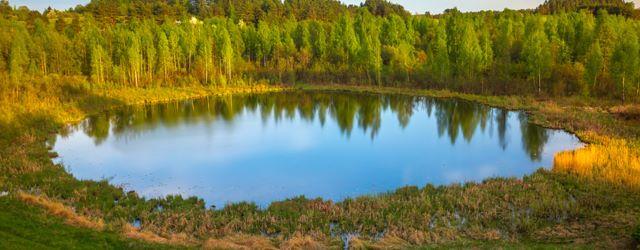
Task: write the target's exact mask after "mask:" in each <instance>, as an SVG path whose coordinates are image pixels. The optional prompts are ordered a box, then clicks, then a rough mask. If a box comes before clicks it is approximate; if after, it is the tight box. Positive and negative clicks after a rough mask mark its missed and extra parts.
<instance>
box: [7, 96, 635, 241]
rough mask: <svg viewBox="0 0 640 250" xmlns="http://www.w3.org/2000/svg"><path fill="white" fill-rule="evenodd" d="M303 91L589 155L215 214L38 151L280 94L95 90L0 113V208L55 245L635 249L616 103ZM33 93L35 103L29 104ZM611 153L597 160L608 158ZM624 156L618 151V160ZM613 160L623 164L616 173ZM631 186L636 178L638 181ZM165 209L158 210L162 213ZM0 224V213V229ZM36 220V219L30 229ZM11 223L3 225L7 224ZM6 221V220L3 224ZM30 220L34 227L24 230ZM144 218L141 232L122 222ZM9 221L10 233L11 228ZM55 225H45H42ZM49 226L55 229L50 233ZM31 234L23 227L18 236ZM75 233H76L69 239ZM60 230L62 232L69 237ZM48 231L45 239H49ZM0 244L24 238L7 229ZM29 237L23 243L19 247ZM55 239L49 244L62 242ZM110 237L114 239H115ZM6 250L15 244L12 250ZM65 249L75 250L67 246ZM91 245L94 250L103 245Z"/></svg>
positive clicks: (631, 191) (626, 123) (626, 144)
mask: <svg viewBox="0 0 640 250" xmlns="http://www.w3.org/2000/svg"><path fill="white" fill-rule="evenodd" d="M301 88H302V89H306V90H324V91H357V92H374V93H388V94H411V95H424V96H434V97H442V98H463V99H467V100H472V101H477V102H481V103H485V104H488V105H492V106H498V107H505V108H509V109H523V110H526V111H528V112H529V113H530V114H531V115H532V117H533V120H534V122H536V123H538V124H541V125H543V126H547V127H555V128H563V129H566V130H569V131H572V132H575V133H576V134H577V135H579V136H580V137H581V138H582V139H583V140H585V141H587V142H590V143H591V144H592V145H591V146H590V147H589V150H592V153H585V152H587V151H579V152H583V153H578V152H572V153H567V154H568V155H567V156H565V157H563V158H558V159H561V160H557V163H556V164H557V165H558V167H556V168H554V169H553V170H551V171H546V170H540V171H538V172H536V173H534V174H532V175H530V176H527V177H525V178H523V179H522V180H518V179H504V178H496V179H489V180H486V181H484V182H482V183H469V184H464V185H451V186H444V187H435V186H426V187H420V188H418V187H407V188H402V189H399V190H396V191H394V192H390V193H387V194H381V195H377V196H367V197H359V198H353V199H347V200H345V201H343V202H339V203H334V202H331V201H324V200H309V199H306V198H304V197H299V198H295V199H291V200H286V201H282V202H275V203H273V204H272V205H271V206H270V207H268V208H266V209H264V210H261V209H259V208H258V207H257V206H256V205H254V204H248V203H241V204H234V205H228V206H227V207H225V208H223V209H221V210H210V209H206V208H205V207H204V202H203V201H202V200H200V199H198V198H183V197H167V198H165V199H151V200H147V199H144V198H141V197H139V196H138V195H137V194H135V193H133V192H129V193H126V192H124V191H123V190H122V189H120V188H117V187H114V186H111V185H109V184H108V183H107V182H105V181H103V182H94V181H78V180H76V179H75V178H73V176H71V175H69V174H68V173H67V172H66V171H65V169H64V167H63V166H59V165H54V164H53V163H52V161H51V160H50V154H51V152H49V149H48V148H47V143H46V140H47V139H50V138H51V137H52V136H53V134H52V133H55V132H56V131H57V130H58V129H59V128H60V127H61V126H63V124H65V123H68V122H74V121H78V120H80V119H82V118H83V117H85V116H86V115H88V114H93V113H96V112H99V111H101V110H104V109H109V108H114V107H117V106H121V105H130V104H140V103H149V102H162V101H169V100H176V99H184V98H194V97H200V96H206V95H222V94H235V93H257V92H268V91H280V90H282V88H279V87H269V86H260V87H233V88H213V87H211V88H209V87H183V88H172V89H167V88H150V89H118V90H100V89H89V88H85V87H82V85H79V84H73V83H70V84H68V85H62V87H60V88H54V89H51V90H48V91H47V92H46V93H45V94H42V92H36V91H26V92H25V93H22V94H20V95H16V96H14V97H12V98H13V99H11V100H7V101H5V102H3V105H2V108H1V109H2V111H3V112H1V113H2V114H3V115H2V117H0V126H1V127H0V128H2V131H3V132H2V134H1V135H0V145H2V147H0V155H1V156H2V157H1V158H0V167H1V168H2V171H1V174H0V192H2V191H6V192H8V194H7V196H6V197H5V198H0V199H1V200H0V201H2V202H0V209H2V210H4V211H12V210H14V209H20V208H25V209H21V210H22V211H21V213H22V212H24V215H22V216H15V218H16V219H15V220H17V221H18V223H14V224H17V225H19V226H20V225H29V223H39V222H43V221H44V222H43V223H49V222H47V220H41V219H40V218H42V217H43V216H44V215H43V214H45V213H46V214H54V215H56V217H55V218H48V220H55V223H58V224H60V225H68V226H64V228H68V230H82V232H83V233H78V234H73V236H65V237H67V238H69V240H67V241H63V242H73V243H74V244H83V243H84V242H86V241H87V239H93V238H92V237H99V238H100V240H98V241H92V242H107V243H105V244H111V242H114V243H113V245H114V246H117V244H120V243H117V242H125V243H123V244H141V243H139V241H136V240H135V239H138V240H140V239H142V240H145V242H151V243H162V244H169V246H172V247H180V246H186V247H196V246H204V247H209V248H237V247H242V246H245V247H253V248H255V247H260V248H273V247H281V248H300V247H302V248H309V247H320V248H323V247H336V248H339V247H341V246H342V245H343V244H344V242H349V244H350V246H352V247H374V248H375V247H378V248H387V247H410V246H414V247H415V246H435V247H438V246H440V247H465V246H478V245H479V246H485V247H487V248H491V247H493V246H498V245H504V246H514V247H529V246H532V247H533V246H562V245H564V246H570V247H579V246H583V247H588V246H593V245H595V246H601V247H604V246H612V247H617V248H622V247H632V246H633V245H634V244H635V242H634V240H633V239H632V234H633V230H634V228H635V227H636V226H637V225H638V223H639V221H638V218H639V216H640V191H639V189H638V187H637V185H636V184H637V180H638V179H640V174H639V172H638V171H637V170H636V168H637V165H634V164H637V162H638V158H637V146H636V145H638V138H639V137H638V135H640V131H638V129H639V128H638V126H637V123H636V121H634V120H624V119H622V118H619V116H618V115H616V114H615V113H613V112H610V110H611V109H613V108H615V104H613V103H611V104H609V103H604V104H603V103H595V102H593V101H590V100H580V99H561V100H555V101H549V100H537V99H534V98H527V97H525V98H522V97H484V96H475V95H465V94H459V93H452V92H445V91H423V90H411V89H397V88H369V87H345V86H320V87H318V86H302V87H301ZM35 93H38V94H35ZM611 145H616V146H617V148H614V149H613V150H609V151H604V150H602V149H604V148H611V147H610V146H611ZM624 150H626V151H624ZM608 159H618V160H617V161H611V160H608ZM633 180H636V182H634V181H633ZM159 207H162V208H163V209H158V208H159ZM1 216H2V214H0V217H1ZM38 216H40V217H38ZM5 217H7V218H9V217H12V216H9V215H7V216H5ZM0 219H1V218H0ZM33 220H35V222H33ZM134 220H139V221H140V222H141V227H140V228H133V227H132V226H131V222H133V221H134ZM7 223H11V222H10V221H9V219H7ZM51 223H54V222H51ZM58 224H55V225H58ZM20 227H21V228H22V229H21V232H29V231H30V230H29V226H20ZM76 228H84V229H76ZM65 230H66V229H65ZM46 232H47V229H46V227H45V229H43V231H42V233H43V234H45V235H46V234H47V233H46ZM0 233H3V234H11V235H18V236H15V237H14V238H15V239H16V240H14V241H12V242H15V243H16V244H19V242H20V240H22V239H25V240H28V238H30V236H29V235H28V234H26V233H15V232H12V231H11V230H10V229H8V228H3V229H1V230H0ZM21 235H26V236H21ZM58 237H62V236H58V235H52V236H51V238H48V239H47V241H45V243H44V244H45V245H47V243H46V242H50V244H53V243H51V242H53V241H57V240H56V239H58ZM111 239H113V240H111ZM8 244H13V243H8ZM70 244H71V243H70ZM98 247H99V246H98Z"/></svg>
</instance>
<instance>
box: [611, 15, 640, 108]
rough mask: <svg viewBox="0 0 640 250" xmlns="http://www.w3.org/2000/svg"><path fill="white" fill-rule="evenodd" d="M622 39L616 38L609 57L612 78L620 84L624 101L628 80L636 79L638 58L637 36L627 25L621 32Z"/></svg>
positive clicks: (623, 100)
mask: <svg viewBox="0 0 640 250" xmlns="http://www.w3.org/2000/svg"><path fill="white" fill-rule="evenodd" d="M622 34H623V35H622V37H624V39H620V40H618V42H617V44H616V46H615V49H614V51H613V56H612V57H611V66H610V69H611V71H612V73H613V75H614V78H615V79H616V81H617V82H618V84H619V85H620V86H619V87H620V93H621V97H622V102H625V101H626V92H627V89H628V87H629V86H628V85H629V84H628V81H630V80H636V79H634V78H636V77H637V74H638V73H637V72H638V67H639V63H640V62H639V61H638V60H639V59H638V56H639V55H638V53H639V52H638V36H637V34H636V33H635V31H634V30H633V29H632V28H629V27H627V28H626V29H625V30H624V31H623V33H622Z"/></svg>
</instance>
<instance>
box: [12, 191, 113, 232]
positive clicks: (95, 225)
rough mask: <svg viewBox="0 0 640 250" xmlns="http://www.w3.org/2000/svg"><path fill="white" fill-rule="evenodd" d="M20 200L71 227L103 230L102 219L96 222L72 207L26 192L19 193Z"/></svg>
mask: <svg viewBox="0 0 640 250" xmlns="http://www.w3.org/2000/svg"><path fill="white" fill-rule="evenodd" d="M17 197H18V199H20V200H21V201H23V202H25V203H27V204H31V205H36V206H40V207H42V208H44V209H45V210H47V211H48V212H49V213H51V214H53V215H54V216H58V217H60V218H63V219H64V220H65V222H66V223H67V224H69V225H73V226H78V227H85V228H91V229H94V230H102V229H103V228H104V222H103V221H102V220H100V219H98V220H94V219H91V218H88V217H86V216H83V215H79V214H77V213H76V212H75V211H74V210H73V209H72V208H71V207H68V206H65V205H64V204H62V203H60V202H57V201H54V200H51V199H49V198H47V197H45V196H37V195H32V194H28V193H25V192H18V195H17Z"/></svg>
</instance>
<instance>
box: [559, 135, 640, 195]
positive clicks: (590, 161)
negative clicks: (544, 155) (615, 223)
mask: <svg viewBox="0 0 640 250" xmlns="http://www.w3.org/2000/svg"><path fill="white" fill-rule="evenodd" d="M553 171H555V172H563V173H570V174H573V175H576V176H580V177H582V178H586V179H588V180H591V181H606V182H608V183H610V184H613V185H620V186H624V187H628V188H633V189H640V154H639V153H638V150H637V149H634V148H632V147H631V146H630V145H629V143H628V142H627V141H625V140H623V139H610V138H603V139H602V140H601V143H600V144H592V145H588V146H586V147H585V148H582V149H577V150H574V151H569V152H561V153H558V154H556V156H555V158H554V162H553Z"/></svg>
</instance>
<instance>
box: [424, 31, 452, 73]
mask: <svg viewBox="0 0 640 250" xmlns="http://www.w3.org/2000/svg"><path fill="white" fill-rule="evenodd" d="M436 29H437V31H436V37H435V39H434V40H433V42H432V43H431V44H430V45H429V54H430V55H431V59H427V67H428V70H429V72H430V74H431V75H432V76H433V77H434V78H435V80H436V81H438V82H440V83H444V82H445V81H447V79H448V78H449V76H450V75H451V66H450V62H449V52H448V49H447V33H446V31H445V28H444V26H442V25H438V26H437V27H436Z"/></svg>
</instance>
